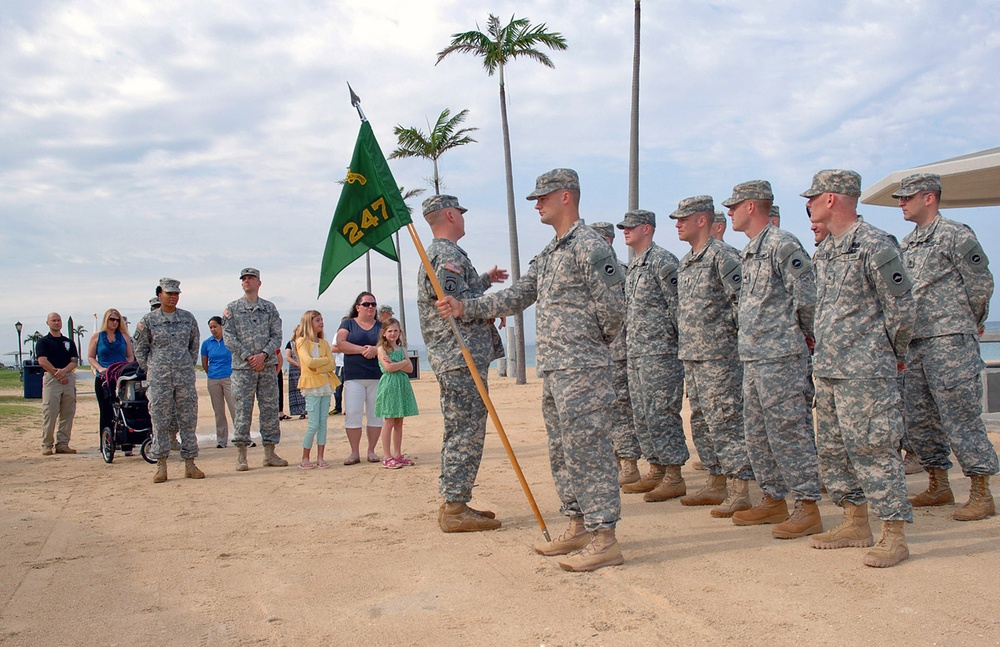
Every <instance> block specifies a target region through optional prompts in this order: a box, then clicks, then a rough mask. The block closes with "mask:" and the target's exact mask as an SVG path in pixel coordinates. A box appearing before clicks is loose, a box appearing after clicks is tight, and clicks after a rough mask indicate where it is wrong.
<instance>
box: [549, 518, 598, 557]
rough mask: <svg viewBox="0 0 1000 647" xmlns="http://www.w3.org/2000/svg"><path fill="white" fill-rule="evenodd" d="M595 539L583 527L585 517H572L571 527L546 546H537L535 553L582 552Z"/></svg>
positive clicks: (561, 553)
mask: <svg viewBox="0 0 1000 647" xmlns="http://www.w3.org/2000/svg"><path fill="white" fill-rule="evenodd" d="M591 539H593V536H592V535H591V533H589V532H587V529H586V528H584V527H583V517H570V518H569V527H568V528H566V530H563V533H562V534H561V535H559V536H558V537H556V538H555V539H553V540H552V541H548V542H545V543H544V544H535V552H536V553H538V554H539V555H547V556H549V557H551V556H552V555H566V554H568V553H572V552H573V551H575V550H580V549H581V548H583V547H584V546H586V545H587V544H589V543H590V540H591Z"/></svg>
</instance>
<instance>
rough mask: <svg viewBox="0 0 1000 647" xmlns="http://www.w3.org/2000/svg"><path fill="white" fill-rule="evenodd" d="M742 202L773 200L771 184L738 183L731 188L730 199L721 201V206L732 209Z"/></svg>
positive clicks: (757, 181) (763, 181)
mask: <svg viewBox="0 0 1000 647" xmlns="http://www.w3.org/2000/svg"><path fill="white" fill-rule="evenodd" d="M744 200H774V193H773V192H772V191H771V183H770V182H768V181H767V180H750V181H749V182H740V183H739V184H737V185H736V186H734V187H733V195H732V197H730V198H728V199H726V200H723V201H722V206H723V207H732V206H735V205H738V204H739V203H741V202H743V201H744Z"/></svg>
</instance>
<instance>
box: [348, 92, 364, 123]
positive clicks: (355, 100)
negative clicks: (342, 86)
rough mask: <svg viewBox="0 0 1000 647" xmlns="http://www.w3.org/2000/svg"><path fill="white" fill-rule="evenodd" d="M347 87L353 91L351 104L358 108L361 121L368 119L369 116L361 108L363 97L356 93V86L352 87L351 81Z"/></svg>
mask: <svg viewBox="0 0 1000 647" xmlns="http://www.w3.org/2000/svg"><path fill="white" fill-rule="evenodd" d="M347 89H348V90H350V92H351V105H352V106H354V107H355V108H357V109H358V116H359V117H361V121H363V122H364V121H368V117H366V116H365V113H364V111H363V110H361V97H359V96H358V95H356V94H354V88H352V87H351V84H350V83H348V84H347Z"/></svg>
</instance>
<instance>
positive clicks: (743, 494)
mask: <svg viewBox="0 0 1000 647" xmlns="http://www.w3.org/2000/svg"><path fill="white" fill-rule="evenodd" d="M728 485H729V487H728V492H727V494H726V500H725V501H723V502H722V503H720V504H719V505H718V507H715V508H712V511H711V512H710V513H709V514H711V515H712V516H713V517H715V518H716V519H728V518H729V517H732V516H733V515H734V514H735V513H737V512H741V511H743V510H749V509H750V481H744V480H743V479H738V478H730V479H728Z"/></svg>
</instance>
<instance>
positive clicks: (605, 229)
mask: <svg viewBox="0 0 1000 647" xmlns="http://www.w3.org/2000/svg"><path fill="white" fill-rule="evenodd" d="M590 228H591V229H593V230H594V231H596V232H597V233H599V234H600V235H602V236H604V237H605V238H610V239H611V240H614V239H615V226H614V225H612V224H611V223H610V222H595V223H594V224H592V225H590Z"/></svg>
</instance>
